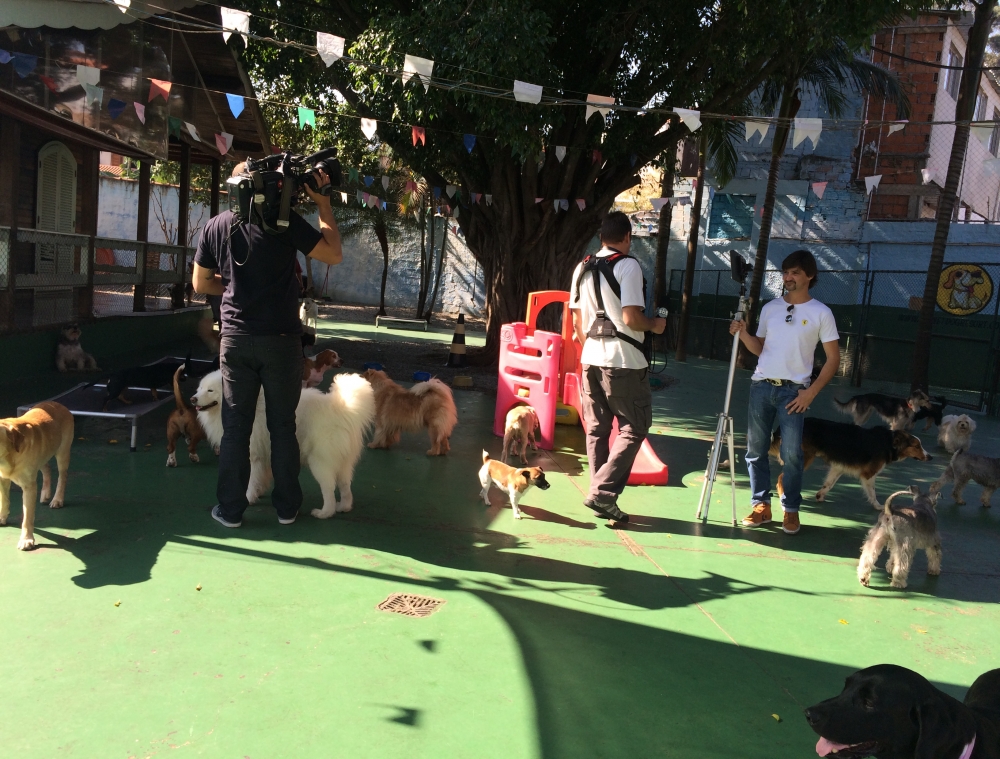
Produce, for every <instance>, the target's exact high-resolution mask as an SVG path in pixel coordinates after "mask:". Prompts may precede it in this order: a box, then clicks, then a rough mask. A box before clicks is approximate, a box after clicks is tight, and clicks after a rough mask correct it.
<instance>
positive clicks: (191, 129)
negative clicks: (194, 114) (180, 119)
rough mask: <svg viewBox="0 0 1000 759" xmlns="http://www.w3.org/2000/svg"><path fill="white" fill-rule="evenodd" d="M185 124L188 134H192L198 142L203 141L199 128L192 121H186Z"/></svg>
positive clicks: (192, 137)
mask: <svg viewBox="0 0 1000 759" xmlns="http://www.w3.org/2000/svg"><path fill="white" fill-rule="evenodd" d="M184 126H185V127H187V130H188V134H189V135H191V139H193V140H195V141H196V142H201V135H199V134H198V128H197V127H196V126H195V125H194V124H192V123H191V122H190V121H185V122H184Z"/></svg>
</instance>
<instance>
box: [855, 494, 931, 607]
mask: <svg viewBox="0 0 1000 759" xmlns="http://www.w3.org/2000/svg"><path fill="white" fill-rule="evenodd" d="M906 494H909V495H912V496H913V503H912V504H911V505H910V506H897V507H895V508H893V506H892V502H893V501H894V500H895V499H896V496H900V495H906ZM937 498H938V497H937V494H936V493H934V494H931V495H928V494H927V493H921V492H920V489H919V488H918V487H917V486H916V485H911V486H910V488H909V490H900V491H899V492H897V493H893V494H892V495H891V496H889V497H888V498H886V499H885V508H884V509H883V510H882V513H881V514H879V517H878V521H877V522H875V525H874V526H873V527H872V528H871V529H870V530H869V531H868V536H867V537H866V538H865V542H864V545H862V546H861V560H860V561H859V562H858V581H859V582H860V583H861V584H862V585H864V586H865V587H868V582H869V580H870V579H871V576H872V568H873V567H874V566H875V562H876V561H878V557H879V556H880V555H881V553H882V549H883V548H888V549H889V559H888V560H887V561H886V562H885V571H886V572H887V573H889V574H890V575H892V587H894V588H905V587H906V579H907V578H908V577H909V575H910V565H911V564H912V563H913V557H914V555H915V554H916V553H917V551H918V550H920V549H923V550H924V552H925V553H926V554H927V574H929V575H932V576H935V577H936V576H937V575H939V574H941V535H940V533H938V528H937V511H936V510H935V508H934V506H935V503H936V501H937Z"/></svg>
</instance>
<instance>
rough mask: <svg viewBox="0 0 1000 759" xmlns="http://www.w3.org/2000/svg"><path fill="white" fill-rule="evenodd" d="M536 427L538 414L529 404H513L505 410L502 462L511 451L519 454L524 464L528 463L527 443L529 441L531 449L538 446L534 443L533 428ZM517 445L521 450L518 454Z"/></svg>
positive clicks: (535, 449)
mask: <svg viewBox="0 0 1000 759" xmlns="http://www.w3.org/2000/svg"><path fill="white" fill-rule="evenodd" d="M538 428H539V426H538V414H536V413H535V410H534V409H533V408H532V407H531V406H524V405H521V406H514V408H512V409H511V410H510V411H508V412H507V421H506V423H505V425H504V431H503V462H504V463H505V464H506V463H507V457H508V456H509V455H510V454H512V453H513V454H516V455H518V456H520V458H521V461H523V462H524V463H525V464H527V463H528V459H527V458H526V456H527V452H528V443H529V442H530V443H531V449H532V450H534V451H537V450H538V446H537V445H536V444H535V430H537V429H538ZM518 447H520V450H521V452H520V453H519V454H518V453H517V451H518Z"/></svg>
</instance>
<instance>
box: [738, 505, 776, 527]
mask: <svg viewBox="0 0 1000 759" xmlns="http://www.w3.org/2000/svg"><path fill="white" fill-rule="evenodd" d="M770 522H771V504H769V503H755V504H754V507H753V511H751V512H750V516H747V517H743V526H744V527H760V526H761V525H762V524H769V523H770Z"/></svg>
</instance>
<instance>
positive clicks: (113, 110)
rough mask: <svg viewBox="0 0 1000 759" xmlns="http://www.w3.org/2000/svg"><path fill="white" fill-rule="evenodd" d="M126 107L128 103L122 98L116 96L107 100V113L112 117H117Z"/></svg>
mask: <svg viewBox="0 0 1000 759" xmlns="http://www.w3.org/2000/svg"><path fill="white" fill-rule="evenodd" d="M127 107H128V103H126V102H125V101H124V100H119V99H118V98H111V100H109V101H108V115H109V116H111V118H112V119H117V118H118V117H119V116H121V115H122V114H123V113H124V112H125V108H127Z"/></svg>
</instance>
